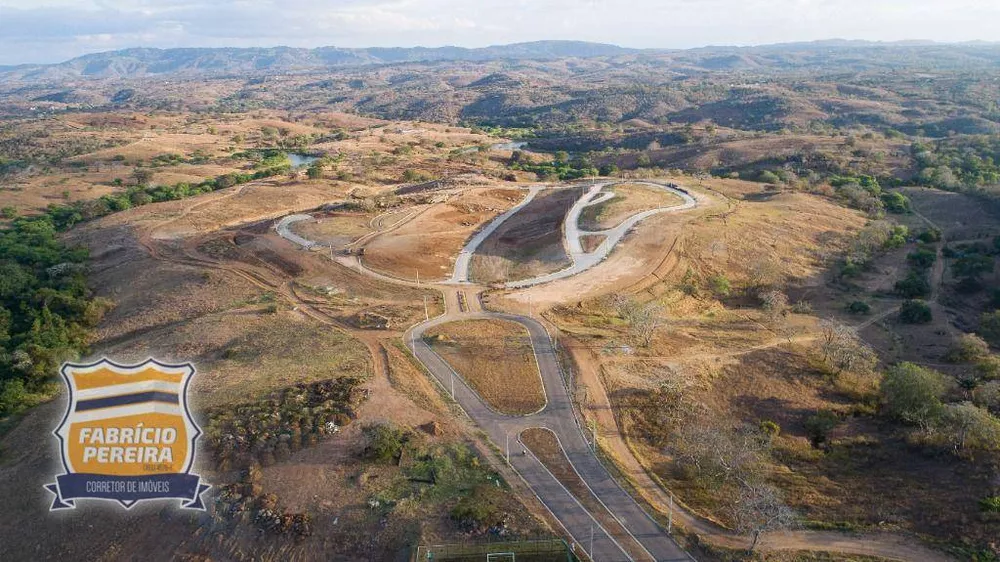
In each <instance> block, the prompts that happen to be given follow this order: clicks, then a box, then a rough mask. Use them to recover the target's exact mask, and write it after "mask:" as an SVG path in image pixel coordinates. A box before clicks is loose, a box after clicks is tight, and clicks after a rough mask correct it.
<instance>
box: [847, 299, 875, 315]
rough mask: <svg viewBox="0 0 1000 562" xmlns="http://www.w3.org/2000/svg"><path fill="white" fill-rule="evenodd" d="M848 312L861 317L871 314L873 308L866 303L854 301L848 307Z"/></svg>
mask: <svg viewBox="0 0 1000 562" xmlns="http://www.w3.org/2000/svg"><path fill="white" fill-rule="evenodd" d="M847 312H850V313H851V314H857V315H859V316H861V315H865V314H871V312H872V307H871V306H870V305H869V304H868V303H866V302H865V301H854V302H852V303H850V304H848V305H847Z"/></svg>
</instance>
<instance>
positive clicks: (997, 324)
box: [978, 310, 1000, 345]
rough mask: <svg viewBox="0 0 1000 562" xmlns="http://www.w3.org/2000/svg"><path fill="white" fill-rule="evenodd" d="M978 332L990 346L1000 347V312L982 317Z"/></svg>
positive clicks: (987, 313) (996, 311) (989, 313)
mask: <svg viewBox="0 0 1000 562" xmlns="http://www.w3.org/2000/svg"><path fill="white" fill-rule="evenodd" d="M978 332H979V335H981V336H983V339H985V340H986V341H988V342H990V345H1000V310H994V311H993V312H986V313H984V314H983V315H982V316H980V317H979V330H978Z"/></svg>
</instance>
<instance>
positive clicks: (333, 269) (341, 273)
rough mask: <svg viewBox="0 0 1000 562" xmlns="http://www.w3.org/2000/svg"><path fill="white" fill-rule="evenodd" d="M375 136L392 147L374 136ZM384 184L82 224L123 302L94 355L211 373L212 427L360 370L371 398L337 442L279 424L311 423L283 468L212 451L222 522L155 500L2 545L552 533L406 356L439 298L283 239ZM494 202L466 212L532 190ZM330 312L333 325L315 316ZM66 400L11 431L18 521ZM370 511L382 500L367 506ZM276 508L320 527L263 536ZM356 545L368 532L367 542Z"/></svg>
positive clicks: (11, 491)
mask: <svg viewBox="0 0 1000 562" xmlns="http://www.w3.org/2000/svg"><path fill="white" fill-rule="evenodd" d="M278 123H280V121H279V122H278ZM278 123H275V125H277V124H278ZM258 125H261V124H254V125H253V127H256V126H258ZM263 126H269V125H263ZM220 129H221V126H220ZM399 138H400V139H404V138H411V139H412V135H411V136H409V137H407V136H405V135H400V136H399ZM370 142H371V143H373V144H382V143H383V142H384V141H383V140H381V139H380V138H379V137H377V136H375V137H374V138H373V139H372V140H371V141H370ZM435 150H437V149H435ZM212 171H213V172H214V171H215V170H212ZM155 177H158V176H154V178H155ZM154 181H155V180H154ZM379 191H382V189H381V188H379V187H375V186H366V185H359V184H353V183H346V182H340V181H332V180H306V179H305V178H304V177H297V178H283V177H276V178H271V179H268V180H266V181H261V182H255V183H251V184H245V185H241V186H236V187H233V188H228V189H224V190H220V191H217V192H214V193H209V194H204V195H200V196H197V197H192V198H188V199H183V200H178V201H172V202H166V203H159V204H152V205H146V206H142V207H138V208H134V209H131V210H128V211H124V212H120V213H116V214H113V215H110V216H107V217H105V218H103V219H99V220H96V221H93V222H90V223H87V224H85V225H82V226H80V227H78V228H76V229H74V230H73V231H72V232H70V233H69V235H68V241H69V242H70V243H72V244H82V245H84V246H87V247H89V248H90V249H91V256H92V262H91V269H92V272H91V281H92V283H93V286H94V287H95V288H96V289H97V293H98V295H99V296H101V297H104V298H107V299H109V300H110V301H112V302H114V304H115V307H114V308H113V309H111V311H110V312H109V313H108V314H107V315H106V317H105V319H104V321H103V322H102V323H101V324H100V325H99V326H98V328H97V331H96V333H95V336H94V343H93V348H92V349H93V353H94V354H95V355H109V356H114V357H115V358H116V360H119V361H127V360H130V359H135V360H141V359H144V358H146V357H148V356H150V355H152V356H156V357H157V358H160V359H166V360H178V361H192V362H194V363H195V365H196V366H197V368H198V369H199V376H198V377H197V378H196V380H195V383H194V385H193V388H192V402H193V404H194V405H195V407H196V408H197V409H198V411H199V412H201V423H202V427H203V428H206V429H208V430H209V431H208V434H209V435H214V434H215V433H214V432H215V431H216V429H214V428H215V425H214V424H215V423H216V420H217V419H220V418H219V416H226V419H229V420H231V421H230V422H227V423H238V424H244V423H251V420H254V419H257V418H256V417H252V418H247V417H246V415H247V414H245V413H241V412H253V411H260V409H261V408H263V409H264V411H269V410H270V409H272V408H277V409H278V410H279V411H281V412H282V413H283V414H282V415H284V412H285V411H286V410H288V409H289V408H291V409H292V410H294V407H292V406H290V405H289V404H287V403H284V402H281V401H279V402H277V403H275V402H274V400H275V398H273V396H275V395H276V394H274V393H277V395H281V393H284V392H286V391H287V390H288V389H290V388H291V389H293V390H294V389H295V388H302V385H309V384H312V383H319V384H326V383H327V382H328V381H331V380H336V379H342V378H344V377H356V378H358V379H359V380H360V384H361V386H362V388H359V389H358V392H357V397H358V399H359V400H360V401H359V402H357V403H353V402H352V404H351V405H350V406H349V407H348V410H347V411H348V413H349V415H348V418H346V419H342V418H336V419H337V420H338V423H342V422H343V423H347V424H348V425H347V426H346V427H344V428H343V431H341V432H340V433H338V434H335V435H332V436H329V435H327V436H323V434H319V436H318V438H317V435H316V434H314V433H311V434H309V435H308V436H307V435H306V428H307V427H313V426H312V425H308V424H317V423H318V422H316V421H315V420H311V418H302V419H306V420H308V421H306V422H303V421H302V419H299V420H298V421H293V422H285V421H283V422H282V423H291V424H292V426H294V427H296V428H298V427H301V428H302V432H303V433H302V438H301V442H302V445H301V448H300V446H299V445H298V443H299V441H298V437H297V435H298V434H297V433H295V435H296V438H295V439H293V443H294V446H293V447H292V449H291V452H290V453H289V451H288V450H287V448H286V449H284V450H282V449H281V448H279V449H278V451H277V452H276V453H275V454H274V457H275V458H276V459H277V462H275V463H274V464H271V463H272V462H274V460H273V458H272V457H271V456H270V453H264V454H263V456H262V457H258V458H260V459H269V460H268V461H267V464H266V465H265V466H263V467H262V469H261V470H259V471H258V472H255V473H253V475H249V474H250V473H249V472H247V471H246V468H247V466H249V465H247V464H246V461H238V462H236V463H235V464H232V463H230V464H228V465H227V466H228V468H221V465H219V464H218V463H220V462H222V461H220V458H222V457H219V456H217V453H216V451H215V450H214V449H212V447H210V446H209V445H206V447H205V449H203V452H202V454H201V456H200V464H201V465H203V466H202V469H201V470H202V474H203V475H205V477H206V478H208V479H209V481H211V482H212V483H213V484H214V485H216V487H217V492H218V493H219V494H220V495H219V497H220V498H221V500H220V501H222V503H220V504H219V505H218V506H216V507H217V508H218V511H216V512H215V513H214V515H212V517H210V518H201V519H199V518H197V517H191V516H189V515H187V514H166V513H163V512H161V511H160V508H159V507H157V506H151V507H150V506H144V507H138V508H136V509H135V510H133V511H132V512H130V513H129V515H128V516H126V518H125V519H124V520H123V519H122V517H121V514H119V513H117V512H113V513H112V512H109V511H102V512H100V513H99V514H97V515H94V516H91V517H88V518H87V520H86V521H85V522H83V520H79V521H80V522H79V523H73V522H70V523H66V521H65V520H62V519H60V520H47V522H45V523H44V524H43V525H42V527H46V528H45V529H41V530H40V531H39V533H34V532H32V533H24V532H21V531H15V529H17V528H18V526H16V525H3V526H0V527H2V528H5V529H9V530H10V532H4V533H0V535H2V536H0V542H3V544H4V545H5V548H10V549H12V551H16V552H33V553H36V554H37V555H38V556H41V557H47V556H57V555H58V556H62V557H69V558H77V559H98V558H100V557H101V556H106V555H107V553H113V556H115V557H119V558H126V559H128V558H139V557H142V556H143V554H141V553H143V552H145V553H147V554H148V552H150V550H149V549H153V550H154V551H160V552H165V553H172V555H175V556H182V557H183V556H193V557H210V558H213V559H232V558H240V557H248V558H253V559H261V560H285V559H303V558H325V559H370V558H374V559H392V558H394V557H397V556H399V555H400V553H403V552H406V550H407V549H408V548H409V546H410V545H412V544H413V543H415V542H417V541H424V540H429V541H435V542H449V541H454V540H456V539H457V538H458V537H464V536H468V535H469V534H472V535H479V534H483V533H485V532H486V527H484V526H483V525H486V526H492V525H503V526H505V528H506V529H507V532H509V533H511V535H512V536H537V535H538V534H540V533H541V534H543V535H548V534H550V533H551V531H550V530H549V529H548V528H547V527H546V524H545V523H543V522H541V520H540V519H538V518H536V516H535V515H534V514H533V513H529V512H528V511H526V508H525V507H524V505H522V504H521V503H520V501H519V500H518V499H517V497H519V496H515V495H512V494H510V493H508V492H504V491H502V490H501V489H498V488H497V484H496V483H497V481H499V478H498V476H497V474H496V473H495V472H494V470H493V469H492V468H490V467H489V465H488V463H487V462H486V461H485V458H484V456H483V455H484V454H485V453H486V451H485V450H481V449H480V448H479V445H478V444H477V443H474V442H470V441H467V440H466V437H464V436H465V435H467V434H468V433H467V432H468V428H466V427H464V426H463V425H462V424H461V423H458V422H456V421H455V420H454V419H453V416H452V415H451V413H450V410H449V409H448V408H447V406H446V405H445V404H444V403H443V401H442V399H441V397H440V394H439V393H438V391H437V389H435V388H434V387H432V386H431V385H430V383H429V381H428V380H427V378H426V376H425V375H424V374H423V373H422V372H421V371H420V370H419V369H418V368H417V367H416V366H415V365H414V364H413V363H412V360H411V359H410V358H409V356H408V355H407V354H406V353H405V352H404V351H402V350H400V349H397V348H396V347H395V340H396V339H397V338H398V335H399V332H398V330H400V329H402V328H403V327H406V326H409V325H411V324H413V323H414V322H416V321H417V320H418V319H422V318H423V314H424V299H425V297H426V298H427V304H428V306H429V310H430V312H431V313H432V314H438V313H439V312H440V311H441V310H442V308H441V307H442V303H441V296H440V295H439V294H438V293H437V292H434V291H425V290H420V289H409V288H405V287H399V286H396V285H392V284H387V283H384V282H381V281H378V280H375V279H372V278H370V277H366V276H361V275H359V274H358V273H357V272H355V271H352V270H348V269H345V268H343V267H342V266H339V265H336V264H334V263H332V262H331V261H330V260H329V258H328V257H327V256H326V255H324V254H322V253H313V252H306V251H303V250H301V249H299V248H297V247H295V246H294V245H292V244H290V243H289V242H287V241H285V240H282V239H280V238H279V237H277V236H276V235H275V234H274V233H273V231H272V230H271V228H270V227H271V224H272V221H271V220H270V219H271V218H272V217H277V216H280V215H283V214H287V213H290V212H301V211H304V210H308V209H312V208H315V207H317V206H319V205H322V204H325V203H328V202H335V201H340V200H345V199H348V200H352V199H353V200H357V201H360V202H362V203H365V204H366V205H368V204H369V202H370V201H371V199H370V196H371V195H372V194H374V193H377V192H379ZM481 191H482V192H483V195H481V196H479V197H478V198H476V197H467V198H466V199H462V200H460V204H461V205H463V206H462V207H461V209H462V210H465V211H467V212H469V213H471V214H470V216H476V217H483V218H484V219H485V218H487V217H492V215H493V214H494V212H493V211H487V210H486V208H485V207H486V205H487V204H488V205H496V206H497V208H498V209H500V208H502V206H503V205H509V204H513V201H516V200H517V199H518V197H519V196H520V192H518V191H513V190H493V189H489V190H481ZM508 198H509V200H508ZM418 199H419V197H418ZM483 201H486V203H485V204H484V203H483ZM19 204H21V202H19ZM25 205H26V206H27V207H31V205H32V204H31V203H30V202H28V203H25ZM476 205H480V206H478V207H477V206H476ZM470 209H471V210H470ZM402 210H403V211H405V210H406V205H404V207H403V208H402ZM382 212H383V211H382V210H381V209H377V208H376V211H374V212H371V213H362V214H360V215H355V214H346V215H345V214H340V215H334V217H331V218H333V219H334V221H326V220H325V221H321V222H320V223H318V224H315V225H314V224H307V225H305V227H306V232H307V233H310V234H311V233H313V231H312V229H313V228H315V229H316V231H315V233H316V234H319V235H325V236H329V237H331V238H330V241H333V242H339V243H342V242H346V241H347V240H348V239H353V238H356V237H357V236H359V235H362V234H364V233H366V232H368V231H369V226H368V225H369V220H370V219H371V218H373V217H374V216H376V215H379V214H381V213H382ZM394 212H395V211H394ZM456 212H459V211H456ZM475 213H479V214H478V215H477V214H475ZM343 219H346V221H345V220H343ZM331 222H333V224H331ZM345 222H346V223H347V224H345ZM460 228H466V227H465V226H460ZM151 252H152V253H151ZM317 314H318V315H322V317H323V318H326V319H327V320H325V321H323V322H319V321H317V318H316V315H317ZM373 318H375V319H382V320H385V321H386V322H387V324H388V325H387V326H386V328H387V329H374V328H372V324H378V323H379V322H380V321H381V320H378V321H374V322H373V320H372V319H373ZM380 349H381V350H384V351H381V352H380V351H377V350H380ZM529 349H530V348H529ZM373 350H374V351H375V352H376V353H377V355H375V356H373V355H372V354H371V353H370V351H373ZM375 357H381V358H382V360H383V361H384V364H383V367H380V369H379V370H374V369H373V367H374V365H373V360H374V359H375ZM382 368H384V369H385V370H384V371H382V370H381V369H382ZM386 374H387V375H388V377H386V376H385V375H386ZM536 378H537V375H536ZM275 404H276V405H275ZM62 407H63V405H62V404H61V403H60V401H58V400H57V401H56V403H52V404H46V405H43V406H41V407H39V408H36V409H35V410H33V411H31V412H30V414H29V415H28V416H27V417H26V419H25V420H23V421H22V422H21V423H20V424H19V425H18V426H17V427H16V428H15V429H14V430H13V431H11V432H10V433H8V434H7V435H5V436H4V437H3V438H2V442H0V450H2V451H3V452H2V455H0V473H2V474H3V482H4V484H3V485H2V486H0V487H2V488H3V493H4V494H5V497H7V498H8V500H9V502H10V503H11V505H12V511H10V512H8V513H11V514H15V513H17V514H23V513H30V512H35V511H37V510H38V509H44V508H45V506H47V503H46V502H47V501H48V499H47V498H44V497H43V496H44V495H45V492H44V490H42V488H41V485H42V484H43V483H44V482H43V481H48V480H49V479H50V478H51V474H52V473H53V472H54V470H55V469H54V468H53V467H54V465H55V464H56V463H55V457H54V456H53V454H54V451H53V450H52V447H50V445H51V443H50V441H51V433H50V430H51V428H52V427H53V426H54V424H55V421H54V419H55V418H56V417H57V416H58V415H59V414H60V409H61V408H62ZM248 408H249V409H248ZM388 412H391V415H387V413H388ZM260 419H268V420H269V419H271V418H270V417H268V416H265V417H263V418H260ZM282 419H284V418H282ZM252 423H262V422H259V421H255V422H252ZM371 424H391V427H392V431H393V432H398V435H399V436H400V440H401V442H402V445H401V446H402V449H401V450H400V451H401V452H400V456H399V457H398V458H395V459H394V460H393V459H390V461H389V462H386V461H382V460H377V459H373V458H372V457H371V454H370V449H371V443H372V440H373V439H374V437H373V434H372V433H371V431H369V429H368V427H369V426H370V425H371ZM317 427H318V426H317ZM420 427H424V428H425V429H418V428H420ZM287 430H288V429H287V428H283V429H282V431H287ZM294 431H296V432H297V431H298V429H295V430H294ZM307 437H308V439H307ZM227 462H229V461H227ZM434 474H437V475H438V476H433V475H434ZM248 475H249V476H248ZM428 475H431V476H428ZM446 482H447V483H446ZM39 490H41V491H42V492H41V494H39V493H38V491H39ZM239 498H243V499H239ZM370 501H376V502H377V505H379V508H378V509H376V510H374V511H373V510H372V508H371V504H370V503H369V502H370ZM463 501H464V502H465V503H464V504H463V503H462V502H463ZM477 503H483V504H486V505H488V506H489V509H487V511H486V512H485V515H483V517H484V519H483V520H478V519H475V518H471V519H470V518H469V516H468V515H466V514H467V513H469V512H468V509H469V508H465V509H466V511H461V510H460V509H459V507H461V506H463V505H466V504H471V505H475V504H477ZM42 504H45V505H42ZM263 508H268V509H272V510H273V511H274V512H276V513H278V514H279V515H280V514H281V513H286V514H299V515H297V516H296V517H299V518H301V517H302V514H308V519H309V523H308V524H307V527H306V528H307V529H308V531H307V532H308V533H310V534H311V535H312V536H309V537H305V538H301V537H297V536H296V533H299V532H301V531H302V529H303V528H302V527H301V526H300V524H299V523H298V521H301V519H295V520H294V521H296V523H294V524H293V525H292V526H291V527H290V528H284V527H280V528H279V527H274V528H272V527H265V525H270V524H271V523H266V521H269V520H267V519H260V518H259V510H260V509H263ZM532 509H533V510H535V511H537V506H534V507H533V508H532ZM477 513H478V512H477ZM105 515H107V516H105ZM289 516H290V515H289ZM282 525H283V524H282ZM152 529H155V532H153V531H151V530H152ZM42 536H46V537H52V536H58V537H60V539H59V540H44V541H43V540H40V537H42ZM361 536H363V537H366V538H365V539H364V540H358V538H357V537H361ZM178 545H181V546H178Z"/></svg>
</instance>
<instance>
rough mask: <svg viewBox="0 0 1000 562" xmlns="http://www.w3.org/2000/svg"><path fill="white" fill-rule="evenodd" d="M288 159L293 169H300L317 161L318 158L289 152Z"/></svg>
mask: <svg viewBox="0 0 1000 562" xmlns="http://www.w3.org/2000/svg"><path fill="white" fill-rule="evenodd" d="M288 159H289V160H291V162H292V167H293V168H301V167H303V166H308V165H309V164H312V163H313V162H315V161H317V160H319V156H309V155H308V154H299V153H296V152H289V153H288Z"/></svg>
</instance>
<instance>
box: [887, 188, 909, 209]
mask: <svg viewBox="0 0 1000 562" xmlns="http://www.w3.org/2000/svg"><path fill="white" fill-rule="evenodd" d="M882 203H883V204H884V205H885V210H887V211H889V212H890V213H896V214H903V213H909V212H910V200H909V198H907V197H906V196H905V195H903V194H902V193H899V192H898V191H892V192H888V193H883V194H882Z"/></svg>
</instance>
